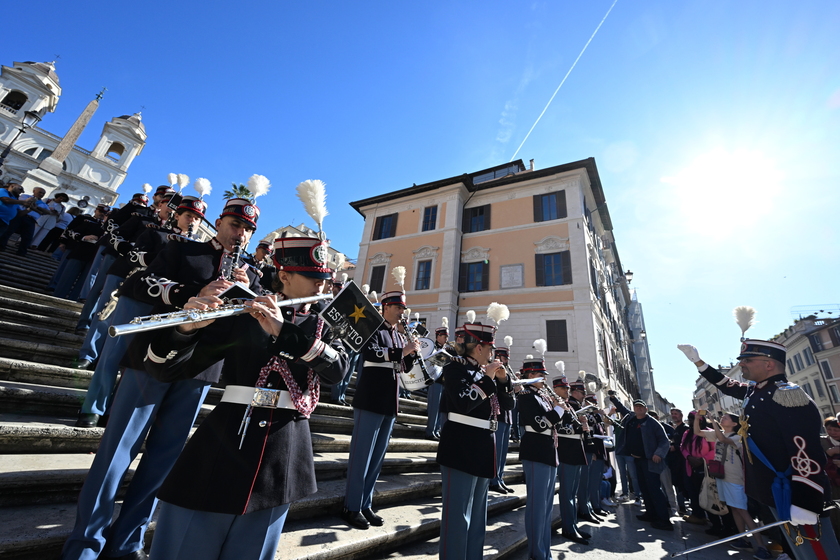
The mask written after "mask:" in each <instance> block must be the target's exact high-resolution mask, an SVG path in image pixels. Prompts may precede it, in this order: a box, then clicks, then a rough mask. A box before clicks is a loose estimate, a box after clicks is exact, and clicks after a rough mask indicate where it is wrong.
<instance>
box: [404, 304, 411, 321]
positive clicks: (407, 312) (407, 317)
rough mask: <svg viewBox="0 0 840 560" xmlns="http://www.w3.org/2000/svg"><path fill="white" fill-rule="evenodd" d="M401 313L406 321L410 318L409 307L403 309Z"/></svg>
mask: <svg viewBox="0 0 840 560" xmlns="http://www.w3.org/2000/svg"><path fill="white" fill-rule="evenodd" d="M403 315H405V320H406V321H408V320H409V319H410V318H411V308H410V307H406V308H405V309H403Z"/></svg>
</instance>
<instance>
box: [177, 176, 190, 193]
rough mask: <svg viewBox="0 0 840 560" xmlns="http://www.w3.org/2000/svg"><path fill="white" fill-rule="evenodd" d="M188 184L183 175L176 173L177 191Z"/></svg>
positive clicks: (187, 177) (187, 178) (186, 178)
mask: <svg viewBox="0 0 840 560" xmlns="http://www.w3.org/2000/svg"><path fill="white" fill-rule="evenodd" d="M189 184H190V178H189V176H187V175H184V174H183V173H178V190H179V191H180V190H182V189H183V188H184V187H186V186H187V185H189Z"/></svg>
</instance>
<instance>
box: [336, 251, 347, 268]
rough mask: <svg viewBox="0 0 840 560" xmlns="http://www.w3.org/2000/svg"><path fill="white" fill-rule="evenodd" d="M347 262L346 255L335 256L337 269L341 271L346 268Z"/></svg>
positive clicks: (337, 254)
mask: <svg viewBox="0 0 840 560" xmlns="http://www.w3.org/2000/svg"><path fill="white" fill-rule="evenodd" d="M345 261H347V257H346V256H345V254H344V253H336V254H335V269H336V270H341V269H342V268H344V263H345Z"/></svg>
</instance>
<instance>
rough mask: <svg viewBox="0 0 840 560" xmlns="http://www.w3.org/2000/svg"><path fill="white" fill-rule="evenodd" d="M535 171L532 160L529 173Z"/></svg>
mask: <svg viewBox="0 0 840 560" xmlns="http://www.w3.org/2000/svg"><path fill="white" fill-rule="evenodd" d="M533 170H534V160H531V165H530V167H528V171H533Z"/></svg>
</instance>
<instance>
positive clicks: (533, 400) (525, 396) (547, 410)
mask: <svg viewBox="0 0 840 560" xmlns="http://www.w3.org/2000/svg"><path fill="white" fill-rule="evenodd" d="M537 393H538V391H537V390H536V389H534V388H533V387H525V388H524V389H522V391H521V392H520V393H519V394H518V395H517V397H516V406H518V407H519V422H520V425H524V426H530V427H531V428H532V429H534V430H536V432H539V433H535V432H531V431H529V430H527V429H526V430H525V435H523V436H522V442H521V443H520V444H519V459H520V460H522V461H535V462H538V463H544V464H546V465H551V466H552V467H556V466H557V465H558V464H559V462H558V459H557V449H556V448H555V447H554V436H553V434H554V429H553V428H554V425H555V424H559V423H560V421H561V419H563V418H565V417H568V418H566V421H571V420H572V419H573V418H572V415H571V414H570V413H569V412H567V411H563V414H562V415H561V414H560V413H558V412H557V410H556V409H555V408H554V407H553V406H551V403H550V402H546V401H545V400H544V399H542V398H540V397H539V395H538V394H537ZM558 445H559V439H558Z"/></svg>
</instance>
